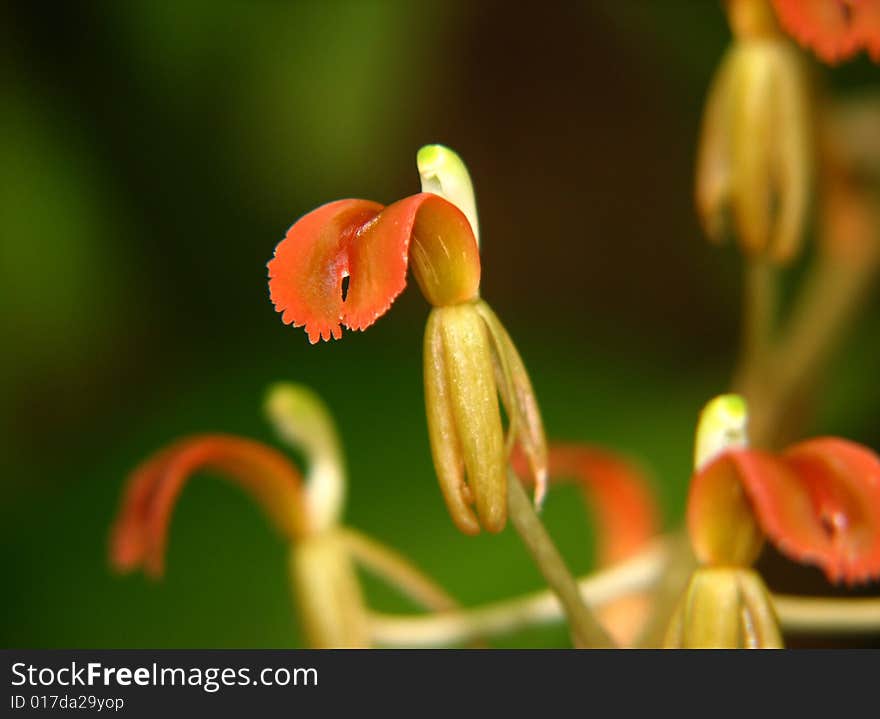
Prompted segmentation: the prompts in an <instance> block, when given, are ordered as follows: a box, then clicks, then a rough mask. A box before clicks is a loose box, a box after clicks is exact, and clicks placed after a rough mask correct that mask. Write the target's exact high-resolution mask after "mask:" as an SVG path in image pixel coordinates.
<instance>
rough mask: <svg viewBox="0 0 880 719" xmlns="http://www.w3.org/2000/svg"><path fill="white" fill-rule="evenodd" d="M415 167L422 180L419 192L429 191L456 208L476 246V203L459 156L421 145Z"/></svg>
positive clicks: (448, 151)
mask: <svg viewBox="0 0 880 719" xmlns="http://www.w3.org/2000/svg"><path fill="white" fill-rule="evenodd" d="M416 164H417V165H418V168H419V177H421V180H422V192H433V193H434V194H435V195H440V197H442V198H444V199H446V200H449V202H451V203H452V204H453V205H455V206H456V207H458V209H460V210H461V211H462V212H463V213H464V216H465V217H467V219H468V222H469V223H470V225H471V230H473V233H474V238H475V239H476V241H477V246H478V247H479V245H480V223H479V222H478V221H477V201H476V199H475V198H474V186H473V184H472V183H471V176H470V173H469V172H468V169H467V165H465V164H464V161H463V160H462V159H461V157H459V156H458V154H457V153H455V152H453V151H452V150H450V149H449V148H448V147H444V146H443V145H425V146H424V147H423V148H421V149H420V150H419V151H418V153H417V154H416Z"/></svg>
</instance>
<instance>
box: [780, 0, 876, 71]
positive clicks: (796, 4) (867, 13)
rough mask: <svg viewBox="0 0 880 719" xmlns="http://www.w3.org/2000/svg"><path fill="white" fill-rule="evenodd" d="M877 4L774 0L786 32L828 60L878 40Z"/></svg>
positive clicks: (842, 57)
mask: <svg viewBox="0 0 880 719" xmlns="http://www.w3.org/2000/svg"><path fill="white" fill-rule="evenodd" d="M878 5H880V3H878V2H877V0H773V6H774V8H775V9H776V14H777V16H778V17H779V22H780V24H781V25H782V27H783V28H784V29H785V31H786V32H787V33H788V34H789V35H791V36H792V37H794V38H795V39H796V40H797V41H798V42H799V43H801V45H805V46H806V47H809V48H811V49H812V50H813V51H814V52H815V53H816V55H818V56H819V57H820V58H822V59H823V60H825V61H826V62H829V63H836V62H840V61H841V60H846V59H847V58H849V57H852V56H853V55H855V54H856V53H857V52H858V51H859V50H860V49H861V48H862V47H863V46H871V45H870V44H871V43H872V42H873V43H877V42H878V40H877V38H878V32H877V31H878V29H880V21H878V15H880V10H878ZM873 47H874V48H875V49H873V50H872V55H873V53H874V52H876V45H874V46H873Z"/></svg>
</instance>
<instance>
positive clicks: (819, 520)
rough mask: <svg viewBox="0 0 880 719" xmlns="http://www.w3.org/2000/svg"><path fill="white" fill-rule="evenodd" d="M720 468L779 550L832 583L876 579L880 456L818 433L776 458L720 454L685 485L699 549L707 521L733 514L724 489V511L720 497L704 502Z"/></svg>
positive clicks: (879, 572) (879, 571)
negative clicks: (735, 483)
mask: <svg viewBox="0 0 880 719" xmlns="http://www.w3.org/2000/svg"><path fill="white" fill-rule="evenodd" d="M722 473H726V475H725V476H727V477H729V478H731V479H733V480H735V481H738V482H739V484H740V486H741V487H742V488H743V490H744V491H745V495H746V496H747V498H748V502H749V506H750V507H751V509H752V511H753V516H754V518H755V519H756V520H757V522H758V524H759V525H760V527H761V530H762V531H763V532H764V533H765V534H766V535H767V537H768V538H769V539H770V541H772V542H773V544H774V545H776V547H777V548H778V549H779V550H780V551H781V552H782V553H784V554H786V555H787V556H789V557H791V558H792V559H794V560H795V561H798V562H801V563H804V564H814V565H817V566H819V567H820V568H821V569H822V570H823V571H824V572H825V574H826V575H827V576H828V579H829V580H830V581H832V582H840V581H844V582H847V583H856V582H864V581H868V580H870V579H872V578H874V577H877V576H880V458H878V457H877V455H876V454H874V453H873V452H871V451H870V450H868V449H866V448H864V447H861V446H860V445H857V444H855V443H853V442H848V441H846V440H842V439H835V438H822V439H813V440H809V441H806V442H802V443H800V444H797V445H794V446H793V447H791V448H789V449H788V450H786V451H785V452H784V453H783V454H781V455H772V454H769V453H767V452H761V451H757V450H732V451H729V452H725V453H724V454H723V455H721V456H720V457H719V458H718V459H717V460H715V461H714V462H712V463H711V464H710V465H709V466H707V467H705V468H704V469H703V470H701V471H700V472H699V473H697V475H695V476H694V479H693V482H692V485H691V496H690V499H689V503H688V525H689V528H690V530H691V537H692V540H694V542H695V549H697V551H698V554H699V551H700V546H701V545H702V544H705V542H704V541H703V540H702V539H701V538H705V537H706V536H711V534H710V533H711V532H713V531H715V530H714V529H713V523H714V524H715V525H717V524H718V523H719V522H727V523H728V524H730V522H729V521H728V520H729V519H730V516H731V515H736V514H737V513H738V509H737V507H738V502H739V500H738V499H737V498H736V496H735V495H734V494H730V493H728V494H727V503H726V507H727V509H726V510H725V504H724V503H723V502H718V501H716V502H714V503H713V502H708V501H707V500H706V498H707V497H708V496H709V495H710V491H709V487H710V485H712V483H713V481H714V480H713V479H712V478H713V477H714V478H715V479H716V480H717V478H718V477H720V476H721V474H722ZM715 486H716V487H720V486H721V484H720V483H716V484H715ZM714 496H715V498H716V499H717V498H719V497H722V496H723V495H722V494H721V493H719V492H718V491H716V492H715V494H714ZM725 511H726V513H727V514H726V515H725V514H724V512H725ZM716 528H717V527H716ZM716 534H717V532H716ZM701 559H704V560H705V558H704V557H701Z"/></svg>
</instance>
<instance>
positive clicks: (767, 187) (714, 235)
mask: <svg viewBox="0 0 880 719" xmlns="http://www.w3.org/2000/svg"><path fill="white" fill-rule="evenodd" d="M728 17H729V22H730V25H731V28H732V30H733V35H734V37H733V40H732V42H731V44H730V47H729V48H728V50H727V52H726V53H725V55H724V58H723V59H722V61H721V64H720V66H719V68H718V70H717V72H716V73H715V76H714V78H713V80H712V84H711V86H710V88H709V94H708V97H707V98H706V104H705V109H704V111H703V120H702V127H701V131H700V141H699V149H698V154H697V165H696V192H695V198H696V206H697V212H698V214H699V216H700V219H701V221H702V223H703V228H704V230H705V232H706V234H707V236H708V237H709V239H710V240H712V241H713V242H719V243H720V242H721V241H723V240H724V239H726V238H727V236H728V235H729V234H731V233H732V234H733V235H734V236H735V237H736V239H737V242H738V243H739V245H740V247H741V249H742V250H743V252H744V253H745V254H746V255H748V256H749V257H751V258H756V259H761V260H765V259H766V260H768V261H769V262H772V263H775V264H784V263H786V262H789V261H791V260H792V259H794V258H795V257H796V256H797V255H798V252H799V250H800V247H801V244H802V241H803V240H802V236H803V229H804V226H805V224H806V219H807V213H808V210H809V202H810V193H811V186H812V183H813V177H812V175H813V165H814V159H813V151H812V143H813V140H812V136H813V120H812V114H811V110H812V106H811V100H810V93H809V88H808V79H807V68H806V67H805V65H804V63H803V59H802V58H801V57H799V53H798V52H797V50H796V48H794V47H793V46H792V44H791V43H790V42H789V41H788V40H787V38H785V36H784V35H783V34H782V33H781V32H780V31H779V28H778V26H777V24H776V22H775V20H774V17H773V11H772V9H771V8H770V5H769V0H731V2H730V3H729V4H728Z"/></svg>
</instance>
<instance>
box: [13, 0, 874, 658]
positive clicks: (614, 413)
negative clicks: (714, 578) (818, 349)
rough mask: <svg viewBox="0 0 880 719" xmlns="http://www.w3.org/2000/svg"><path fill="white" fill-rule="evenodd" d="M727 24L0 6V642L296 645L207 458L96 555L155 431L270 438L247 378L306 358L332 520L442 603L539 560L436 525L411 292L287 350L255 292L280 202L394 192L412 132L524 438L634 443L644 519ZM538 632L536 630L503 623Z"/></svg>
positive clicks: (292, 216) (713, 355)
mask: <svg viewBox="0 0 880 719" xmlns="http://www.w3.org/2000/svg"><path fill="white" fill-rule="evenodd" d="M727 41H728V33H727V29H726V25H725V22H724V18H723V15H722V13H721V11H720V8H719V7H718V6H717V5H716V4H715V3H713V2H696V1H689V0H677V1H675V2H672V1H670V2H653V1H649V0H644V1H643V2H638V1H637V0H630V1H626V2H620V1H618V0H606V1H604V2H580V3H574V2H572V3H557V2H541V3H537V4H531V3H530V4H527V5H524V6H521V7H520V6H518V5H516V4H515V3H507V2H500V1H498V2H494V1H493V2H489V1H483V2H472V3H471V2H391V1H388V2H381V1H374V2H368V1H364V2H356V1H354V0H352V1H350V2H335V1H328V2H318V1H317V0H315V1H314V2H299V3H280V2H277V3H276V2H253V3H245V2H241V3H235V2H215V1H211V2H207V1H205V2H194V1H193V2H179V3H178V2H147V1H144V2H125V3H117V2H98V3H88V4H82V5H79V4H76V3H31V2H17V3H11V4H9V3H7V4H5V5H3V6H2V9H0V218H2V222H0V227H2V229H0V233H2V235H0V238H2V239H0V321H2V323H3V331H4V337H5V340H4V341H3V343H2V344H3V347H4V349H3V351H2V353H0V401H2V404H0V452H2V455H0V456H2V460H3V461H2V467H3V480H2V482H3V483H2V488H0V506H2V509H0V538H2V545H0V546H2V550H0V552H2V553H0V567H2V600H0V615H2V617H3V622H2V629H0V643H2V645H3V646H33V647H53V646H65V647H72V646H83V647H104V646H107V647H114V646H119V647H122V646H125V647H146V646H148V647H287V646H296V645H297V644H298V642H299V635H298V633H297V628H296V622H295V619H294V615H293V607H292V602H291V599H290V592H289V587H288V585H287V580H286V570H285V562H286V549H285V547H284V545H283V543H282V542H281V541H280V540H279V538H278V537H276V536H275V535H273V534H272V532H271V531H270V529H269V527H268V525H267V524H266V522H265V521H264V520H263V517H262V516H261V515H260V513H259V511H258V510H257V508H256V507H255V505H253V504H252V503H251V502H250V501H249V500H248V499H247V498H246V497H245V496H244V495H243V494H241V493H240V492H239V491H238V490H237V489H236V488H234V487H232V486H231V485H228V484H225V483H222V482H217V481H213V480H212V479H211V478H203V477H199V478H197V479H195V480H194V481H193V482H192V483H191V485H189V486H188V487H187V489H186V491H185V492H184V494H183V495H182V498H181V500H180V502H179V504H178V506H177V508H176V510H175V514H174V521H173V523H172V532H171V534H172V536H171V540H170V552H169V556H168V571H167V576H166V577H165V579H164V580H163V581H162V582H160V583H151V582H148V581H146V580H145V579H143V578H142V577H140V576H133V577H126V578H119V577H116V576H113V575H112V574H111V572H110V571H109V570H108V565H107V561H106V539H107V530H108V527H109V524H110V522H111V520H112V518H113V515H114V511H115V509H116V507H117V502H118V497H119V493H120V489H121V486H122V483H123V481H124V478H125V476H126V473H127V472H128V471H129V470H130V469H131V468H132V467H133V466H134V465H135V464H136V463H137V462H138V461H140V460H141V459H142V458H143V457H145V456H146V455H148V454H149V453H150V452H152V451H153V450H155V449H156V448H158V447H159V446H161V445H162V444H164V443H166V442H168V441H169V440H171V439H173V438H175V437H178V436H180V435H184V434H187V433H194V432H204V431H219V432H232V433H238V434H242V435H245V436H249V437H255V438H260V439H264V440H266V441H269V442H274V438H273V437H272V436H271V435H270V433H269V431H268V428H267V425H266V423H265V422H264V421H263V418H262V417H261V416H260V405H261V401H262V395H263V391H264V389H265V387H266V386H267V385H268V384H270V383H271V382H273V381H276V380H280V379H290V380H294V381H298V382H304V383H307V384H309V385H311V386H313V387H314V388H315V389H316V390H317V391H318V392H320V393H321V394H322V395H323V396H324V397H325V398H326V400H327V402H328V404H329V405H330V407H331V409H332V411H333V413H334V414H335V416H336V418H337V420H338V423H339V427H340V432H341V435H342V437H343V440H344V442H345V447H346V453H347V458H348V465H349V470H350V479H351V487H350V503H349V506H348V511H347V518H348V521H349V522H350V523H351V524H352V525H354V526H356V527H359V528H360V529H363V530H365V531H367V532H369V533H371V534H373V535H375V536H377V537H379V538H380V539H382V540H384V541H386V542H388V543H389V544H392V545H394V546H395V547H397V548H399V549H400V550H402V551H403V552H405V553H406V554H408V555H409V556H411V557H412V558H414V559H415V560H416V561H418V562H419V564H421V565H422V566H423V567H424V569H425V570H426V571H428V572H429V573H430V574H432V575H433V576H435V577H436V578H437V579H438V580H439V581H441V582H442V583H443V584H444V585H445V586H447V587H448V588H449V590H450V591H451V592H452V593H453V594H454V595H455V596H456V597H458V598H459V599H461V600H462V601H463V602H467V603H475V602H481V601H486V600H490V599H495V598H502V597H505V596H508V595H511V594H513V593H516V592H520V591H525V590H530V589H534V588H537V587H539V586H540V584H541V581H540V578H539V576H538V575H537V572H536V571H535V570H534V568H533V567H532V565H531V564H530V562H529V561H528V560H527V558H526V557H525V555H524V553H523V551H522V549H521V546H520V545H519V543H518V542H517V540H516V537H515V536H514V535H513V533H512V532H511V531H506V532H505V533H504V534H502V535H501V536H497V537H489V536H481V537H479V538H476V539H470V538H466V537H463V536H461V535H460V534H458V533H457V532H456V531H455V530H454V529H453V527H452V524H451V522H450V521H449V519H448V517H447V516H446V512H445V509H444V508H443V506H442V502H441V499H440V492H439V489H438V488H437V486H436V481H435V479H434V477H433V474H432V469H431V464H430V457H429V452H428V444H427V437H426V431H425V428H424V415H423V405H422V389H421V333H422V327H423V323H424V320H425V317H426V315H427V307H426V305H425V303H424V301H423V300H422V299H421V297H420V295H419V293H418V292H417V291H416V290H415V289H412V288H411V289H410V290H408V291H407V292H406V293H404V295H403V296H402V297H401V298H400V299H399V300H398V301H397V303H396V304H395V306H394V307H393V309H392V311H391V312H389V313H388V315H387V316H385V317H383V318H382V319H381V320H380V321H379V322H378V323H377V324H376V325H375V326H374V327H373V328H371V329H370V330H369V331H368V332H367V333H365V334H360V333H349V334H346V335H345V336H344V337H343V339H342V340H341V341H339V342H333V343H329V344H321V345H318V346H310V345H309V344H308V342H307V340H306V336H305V333H304V332H303V331H302V330H293V329H291V328H290V327H286V326H284V325H282V323H281V322H280V318H279V317H278V316H277V315H276V314H275V313H274V311H273V309H272V307H271V304H270V303H269V300H268V294H267V288H266V269H265V263H266V261H267V260H268V259H269V257H270V256H271V253H272V250H273V247H274V245H275V244H276V243H277V242H278V241H279V240H280V239H281V238H282V237H283V234H284V232H285V230H286V229H287V227H289V225H290V224H292V222H293V221H294V220H296V219H297V218H298V217H299V216H300V215H302V214H303V213H305V212H307V211H308V210H310V209H312V208H313V207H315V206H317V205H318V204H320V203H322V202H325V201H328V200H331V199H336V198H339V197H366V198H369V199H375V200H379V201H384V202H387V201H392V200H394V199H398V198H400V197H403V196H405V195H407V194H411V193H413V192H415V191H417V189H418V178H417V174H416V171H415V161H414V158H415V151H416V150H417V149H418V147H419V146H420V145H422V144H425V143H427V142H443V143H445V144H448V145H450V146H452V147H454V148H456V149H457V150H459V152H460V153H461V154H462V155H463V157H464V158H465V159H466V161H467V162H468V164H469V165H470V167H471V170H472V174H473V177H474V182H475V185H476V190H477V198H478V204H479V209H480V213H481V228H482V236H483V249H482V252H483V265H484V273H483V296H484V297H485V298H487V299H488V300H489V301H490V302H491V304H492V305H493V306H494V308H495V309H496V311H497V312H498V314H499V315H500V316H501V317H502V319H503V320H504V321H505V323H506V324H507V325H508V328H509V329H510V331H511V334H512V335H513V337H514V338H515V340H516V341H517V344H518V346H519V347H520V350H521V353H522V355H523V357H524V359H525V361H526V364H527V365H528V367H529V369H530V372H531V374H532V378H533V381H534V384H535V387H536V390H537V392H538V395H539V397H540V399H541V403H542V407H543V411H544V415H545V421H546V425H547V428H548V431H549V433H550V434H551V435H552V436H554V437H557V438H564V439H569V440H582V441H589V442H593V443H598V444H602V445H606V446H608V447H611V448H614V449H617V450H619V451H621V452H624V453H627V454H629V455H630V456H632V457H634V458H636V459H637V460H639V461H641V462H642V463H643V464H644V465H645V466H647V467H650V468H651V471H652V473H653V477H654V479H655V486H656V489H657V491H658V494H659V495H660V496H661V497H662V501H663V507H664V512H665V516H666V519H667V523H668V524H669V525H670V526H671V525H672V524H674V522H675V521H676V520H677V519H679V518H680V516H681V513H682V510H683V498H684V494H685V491H686V483H687V479H688V473H689V461H690V452H691V438H692V432H693V424H694V419H695V416H696V413H697V411H698V410H699V407H700V405H701V404H702V403H703V402H704V401H705V400H706V399H707V398H708V397H710V396H711V395H712V394H715V393H718V392H719V391H722V390H723V389H724V388H725V387H726V384H727V381H728V378H729V375H730V371H731V368H732V366H733V361H734V358H735V351H736V349H735V348H736V343H737V323H738V308H739V294H738V292H739V276H738V271H739V260H738V256H737V253H736V252H735V251H734V250H733V249H731V248H728V249H725V250H717V249H714V248H710V247H709V246H708V245H706V244H705V243H704V242H703V240H702V238H701V234H700V232H699V229H698V227H697V224H696V220H695V218H694V215H693V210H692V202H691V197H692V187H691V186H692V166H693V160H694V152H695V150H694V148H695V140H696V136H697V132H698V124H699V117H700V108H701V105H702V101H703V97H704V94H705V90H706V86H707V83H708V82H709V79H710V77H711V74H712V71H713V68H714V67H715V66H716V64H717V62H718V60H719V57H720V55H721V53H722V51H723V49H724V47H725V44H726V43H727ZM823 73H824V76H825V77H826V79H829V80H830V81H831V82H832V83H833V84H834V85H835V87H836V89H837V90H839V91H846V90H847V89H849V88H850V87H853V86H868V87H870V86H872V85H873V86H874V87H876V86H877V84H878V75H877V70H876V68H875V67H873V66H871V65H870V64H869V63H868V62H867V61H866V60H864V59H862V60H858V61H855V62H853V63H851V64H849V65H847V66H845V67H844V68H842V69H840V70H836V71H834V73H833V74H832V73H830V72H828V71H823ZM793 274H794V275H796V274H797V269H795V270H794V271H793ZM878 329H880V313H878V304H877V301H876V294H875V296H874V298H873V300H872V305H871V307H870V308H869V311H868V312H866V314H865V316H864V318H863V320H862V321H861V323H860V325H859V326H858V327H856V328H855V331H854V332H853V334H852V335H851V339H850V341H849V342H848V343H847V345H846V347H845V350H844V351H843V352H841V353H840V355H839V356H838V358H837V360H836V362H835V365H834V367H833V368H832V371H831V372H830V374H829V377H830V381H829V383H828V386H827V388H826V389H827V392H826V393H825V394H824V395H823V401H822V402H821V404H820V406H819V407H818V408H817V419H816V429H817V431H823V432H833V433H835V434H842V435H846V436H849V437H851V438H853V439H857V440H860V441H863V442H865V443H867V444H869V445H872V446H874V447H878V446H880V422H878V419H880V411H878V410H880V388H878V383H877V381H876V378H877V367H878V365H880V339H878V337H880V333H878ZM545 518H546V521H547V523H548V525H549V527H550V528H551V531H552V533H553V535H554V537H555V538H557V539H558V541H559V544H560V546H561V547H562V549H563V550H564V552H565V554H566V556H567V557H568V558H569V559H570V561H571V564H572V565H573V567H574V568H575V569H576V570H577V571H579V572H582V571H586V570H587V569H588V568H589V567H590V566H591V548H592V536H591V529H590V524H589V521H588V517H587V515H586V513H585V512H584V510H583V508H582V506H581V504H580V502H579V500H578V497H577V493H576V492H574V491H572V490H566V489H562V490H558V491H554V492H553V493H552V494H551V496H550V498H549V500H548V502H547V506H546V511H545ZM811 576H812V575H811ZM814 579H815V577H814ZM770 580H771V584H772V583H773V580H774V576H773V573H772V572H771V576H770ZM780 581H781V580H780ZM368 588H369V591H368V593H369V597H370V600H371V603H372V604H374V605H375V606H377V607H380V608H383V609H386V610H393V609H401V610H403V609H409V608H410V606H409V605H408V604H407V603H405V602H403V601H402V600H400V599H398V598H397V597H396V596H395V595H393V594H392V593H391V592H389V591H388V590H387V589H385V588H383V587H381V586H379V585H377V584H375V583H372V582H369V583H368ZM566 641H567V640H566V635H565V631H564V630H563V629H561V628H559V629H553V630H542V631H535V632H530V633H528V634H525V635H520V636H517V637H512V638H510V639H509V640H507V644H508V645H512V646H532V645H536V646H543V645H547V644H554V643H555V644H559V643H564V642H566Z"/></svg>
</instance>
